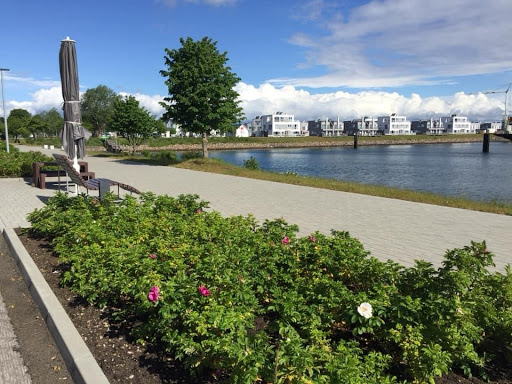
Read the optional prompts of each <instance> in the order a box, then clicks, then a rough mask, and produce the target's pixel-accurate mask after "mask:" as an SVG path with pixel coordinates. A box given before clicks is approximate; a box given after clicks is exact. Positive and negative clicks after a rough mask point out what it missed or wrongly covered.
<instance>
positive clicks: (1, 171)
mask: <svg viewBox="0 0 512 384" xmlns="http://www.w3.org/2000/svg"><path fill="white" fill-rule="evenodd" d="M36 161H53V158H51V157H49V156H46V155H44V154H42V153H41V152H34V151H30V152H21V151H20V150H19V149H18V148H16V147H13V146H9V153H7V151H6V150H5V148H3V149H2V150H0V177H25V176H32V163H34V162H36Z"/></svg>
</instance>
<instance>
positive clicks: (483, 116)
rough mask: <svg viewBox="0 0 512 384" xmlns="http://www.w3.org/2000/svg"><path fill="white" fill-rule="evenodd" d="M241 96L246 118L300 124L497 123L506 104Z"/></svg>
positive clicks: (247, 90)
mask: <svg viewBox="0 0 512 384" xmlns="http://www.w3.org/2000/svg"><path fill="white" fill-rule="evenodd" d="M236 90H237V92H238V93H239V94H240V99H241V100H242V107H243V108H244V111H245V114H246V117H247V118H248V119H249V120H251V119H252V118H254V117H255V116H257V115H262V114H270V113H273V112H277V111H283V112H287V113H291V114H294V115H295V117H296V118H297V119H300V120H315V119H319V118H320V119H322V118H325V117H330V118H336V117H338V116H339V117H340V119H343V120H352V119H355V118H360V117H362V116H382V115H387V114H390V113H398V114H401V115H405V116H407V117H408V118H409V119H419V118H423V119H425V118H430V117H439V116H446V115H451V114H453V113H457V114H459V115H463V116H467V117H468V118H470V119H471V120H482V121H483V120H485V121H493V120H497V119H498V120H499V119H500V118H501V117H502V116H503V101H502V100H501V99H499V98H494V97H489V96H487V95H484V94H481V93H480V94H478V95H466V94H464V93H457V94H455V95H454V96H452V97H447V98H441V97H427V98H422V97H421V96H420V95H418V94H415V93H413V94H412V95H410V96H404V95H401V94H399V93H397V92H382V91H365V92H358V93H349V92H342V91H338V92H332V93H321V94H311V93H309V92H307V91H305V90H300V89H296V88H294V87H292V86H285V87H283V88H276V87H274V86H273V85H271V84H263V85H261V86H259V87H257V88H256V87H255V86H253V85H250V84H245V83H239V84H238V85H237V86H236Z"/></svg>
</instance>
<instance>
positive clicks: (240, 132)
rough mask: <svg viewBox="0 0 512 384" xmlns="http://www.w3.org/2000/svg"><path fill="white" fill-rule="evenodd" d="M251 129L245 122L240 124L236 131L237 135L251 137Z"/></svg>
mask: <svg viewBox="0 0 512 384" xmlns="http://www.w3.org/2000/svg"><path fill="white" fill-rule="evenodd" d="M249 136H250V135H249V129H248V128H247V127H246V126H245V124H242V125H240V126H239V127H238V128H237V129H236V131H235V137H249Z"/></svg>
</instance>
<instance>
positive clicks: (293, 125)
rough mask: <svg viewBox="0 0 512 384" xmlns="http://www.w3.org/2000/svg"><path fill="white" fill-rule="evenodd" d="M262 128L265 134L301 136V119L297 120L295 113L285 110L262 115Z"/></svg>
mask: <svg viewBox="0 0 512 384" xmlns="http://www.w3.org/2000/svg"><path fill="white" fill-rule="evenodd" d="M261 130H262V132H263V136H272V137H290V136H301V127H300V121H295V117H294V115H289V114H287V113H285V112H276V113H273V114H272V115H263V116H261Z"/></svg>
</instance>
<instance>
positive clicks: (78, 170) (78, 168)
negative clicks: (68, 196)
mask: <svg viewBox="0 0 512 384" xmlns="http://www.w3.org/2000/svg"><path fill="white" fill-rule="evenodd" d="M77 151H78V145H75V157H74V158H73V168H75V169H76V171H77V172H78V173H80V165H79V164H78V156H77V155H76V154H77ZM73 194H74V195H75V196H78V184H75V192H74V193H73Z"/></svg>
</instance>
